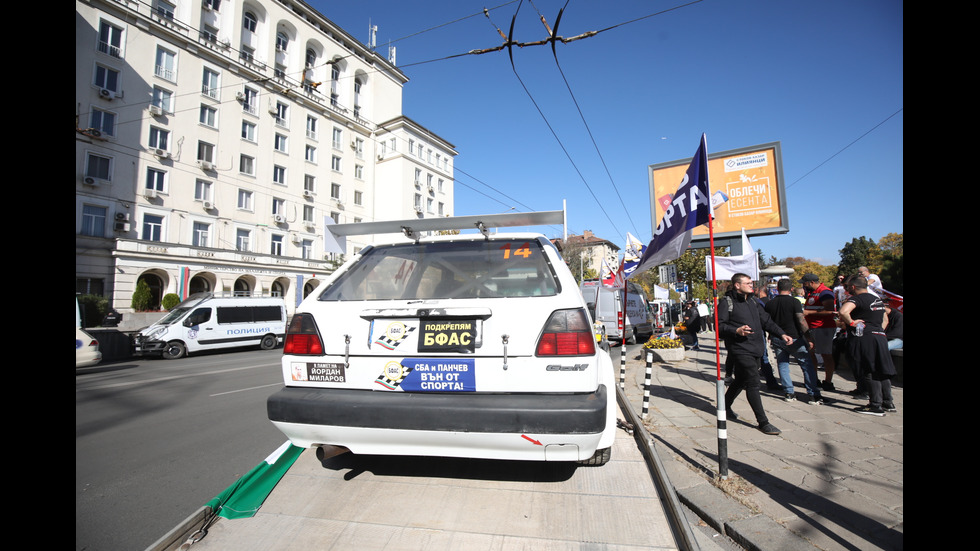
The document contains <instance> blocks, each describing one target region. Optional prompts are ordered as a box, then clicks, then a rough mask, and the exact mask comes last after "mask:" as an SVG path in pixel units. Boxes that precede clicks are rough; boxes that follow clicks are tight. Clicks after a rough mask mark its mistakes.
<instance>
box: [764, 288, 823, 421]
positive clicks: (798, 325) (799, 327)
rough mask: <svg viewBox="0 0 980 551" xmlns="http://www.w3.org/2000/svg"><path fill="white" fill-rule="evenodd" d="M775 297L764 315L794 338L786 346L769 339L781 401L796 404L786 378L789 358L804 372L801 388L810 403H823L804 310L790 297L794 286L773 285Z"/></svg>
mask: <svg viewBox="0 0 980 551" xmlns="http://www.w3.org/2000/svg"><path fill="white" fill-rule="evenodd" d="M776 292H777V293H778V294H777V295H776V296H774V297H772V298H771V299H769V302H768V303H766V313H767V314H769V317H771V318H772V321H774V322H775V323H776V325H778V326H779V327H780V328H782V330H783V331H785V332H786V334H787V335H789V336H790V337H793V343H792V344H790V345H786V344H785V343H784V342H783V340H782V339H772V341H771V342H772V349H773V351H774V352H775V354H776V365H777V367H778V368H779V380H780V382H781V383H782V390H783V393H784V394H783V396H784V398H783V399H784V400H786V401H787V402H792V401H794V400H796V390H795V388H794V387H793V378H792V377H791V376H790V374H789V359H790V357H791V356H792V357H793V358H796V361H797V362H799V364H800V369H802V370H803V385H804V386H805V387H806V392H807V395H808V396H809V403H810V404H813V405H819V404H822V403H823V398H822V397H821V395H820V379H818V377H817V368H816V366H814V365H813V362H812V361H811V359H810V351H809V349H808V348H807V341H806V339H805V338H804V337H805V335H807V333H808V332H809V331H810V328H809V327H808V326H807V324H806V319H805V318H804V317H803V306H802V305H801V304H800V303H799V301H797V300H796V299H795V298H793V296H792V292H793V286H792V284H791V283H790V281H789V280H788V279H781V280H779V282H778V283H776Z"/></svg>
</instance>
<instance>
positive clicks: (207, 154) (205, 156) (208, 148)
mask: <svg viewBox="0 0 980 551" xmlns="http://www.w3.org/2000/svg"><path fill="white" fill-rule="evenodd" d="M197 160H198V161H204V162H207V163H214V144H210V143H208V142H202V141H198V142H197Z"/></svg>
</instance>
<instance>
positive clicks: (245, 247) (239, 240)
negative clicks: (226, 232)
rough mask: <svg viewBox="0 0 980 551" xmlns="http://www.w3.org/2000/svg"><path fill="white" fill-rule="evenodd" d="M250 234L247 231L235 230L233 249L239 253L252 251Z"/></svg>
mask: <svg viewBox="0 0 980 551" xmlns="http://www.w3.org/2000/svg"><path fill="white" fill-rule="evenodd" d="M251 247H252V232H251V231H249V230H243V229H238V230H235V248H236V249H238V250H239V251H243V252H248V251H251V250H252V248H251Z"/></svg>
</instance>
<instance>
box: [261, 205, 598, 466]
mask: <svg viewBox="0 0 980 551" xmlns="http://www.w3.org/2000/svg"><path fill="white" fill-rule="evenodd" d="M563 214H564V213H563V211H548V212H544V213H519V214H515V213H510V214H496V215H485V216H478V215H472V216H460V217H454V218H431V219H412V220H399V221H390V222H367V223H361V224H337V225H329V226H328V227H327V230H328V231H330V232H331V233H332V234H334V235H341V236H346V235H355V234H363V233H377V234H388V233H391V232H398V231H403V232H404V233H405V235H406V236H408V239H404V238H401V239H394V238H391V239H389V238H388V237H384V238H378V239H376V242H375V244H373V245H370V246H368V247H365V248H364V249H363V250H361V251H360V252H358V253H357V254H356V255H354V256H353V257H352V258H351V259H350V260H349V261H348V262H347V263H346V264H345V265H344V266H342V267H341V268H339V269H338V270H337V271H336V272H334V273H333V274H331V276H330V277H329V278H328V279H327V280H326V281H325V282H324V283H323V284H322V285H321V286H320V287H319V288H318V289H317V290H316V291H315V292H314V293H311V294H310V295H309V296H307V297H306V299H305V300H304V301H303V302H302V303H301V304H300V305H299V306H298V307H297V311H296V314H295V315H294V316H293V317H292V319H291V321H290V324H289V330H288V332H287V334H286V340H285V344H284V346H283V358H282V376H283V381H284V383H285V388H283V389H282V390H280V391H279V392H277V393H275V394H273V395H272V396H270V397H269V399H268V404H267V406H268V415H269V420H270V421H272V423H273V424H274V425H275V426H276V427H277V428H278V429H279V430H281V431H282V432H283V433H284V434H285V435H286V436H287V437H288V438H289V439H290V441H291V442H292V443H293V444H294V445H296V446H299V447H305V448H317V454H318V457H320V456H321V454H329V455H335V454H336V453H342V452H347V451H349V452H353V453H355V454H379V455H420V456H443V457H469V458H484V459H509V460H532V461H571V462H580V463H582V464H586V465H602V464H604V463H606V462H607V461H608V460H609V457H610V450H611V447H612V444H613V441H614V439H615V432H616V407H617V406H616V388H615V374H614V372H613V368H612V361H611V359H610V358H609V355H608V354H607V353H606V352H605V351H603V350H601V349H600V348H599V347H597V346H596V341H595V338H594V337H593V334H592V327H591V323H590V321H589V317H588V313H587V311H586V306H585V301H584V300H583V299H582V295H581V294H580V293H579V292H578V287H577V286H576V284H575V279H574V278H573V277H572V274H571V272H570V271H569V269H568V266H566V264H565V262H564V260H563V259H562V258H561V255H560V254H559V252H558V250H557V249H556V248H555V246H554V245H553V244H552V243H551V241H549V240H548V239H547V238H546V237H545V236H544V235H541V234H538V233H530V232H521V233H491V232H490V231H489V230H490V229H491V228H495V227H500V226H503V225H508V226H528V225H538V224H545V225H550V224H555V223H558V224H560V223H562V222H563V220H564V218H563ZM467 227H468V228H478V229H480V231H481V233H476V234H459V235H424V233H425V232H428V231H438V230H457V229H459V230H462V229H464V228H467Z"/></svg>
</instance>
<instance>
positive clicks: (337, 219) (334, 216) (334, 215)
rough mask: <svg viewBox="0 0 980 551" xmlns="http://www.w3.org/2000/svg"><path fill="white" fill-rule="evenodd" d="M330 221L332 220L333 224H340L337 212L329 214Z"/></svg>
mask: <svg viewBox="0 0 980 551" xmlns="http://www.w3.org/2000/svg"><path fill="white" fill-rule="evenodd" d="M330 219H331V220H333V222H334V224H339V223H340V213H339V212H331V213H330Z"/></svg>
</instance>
